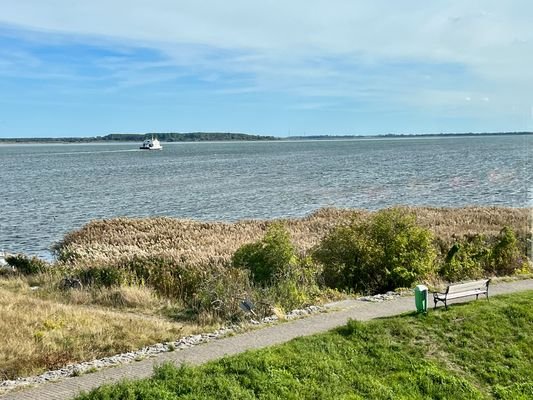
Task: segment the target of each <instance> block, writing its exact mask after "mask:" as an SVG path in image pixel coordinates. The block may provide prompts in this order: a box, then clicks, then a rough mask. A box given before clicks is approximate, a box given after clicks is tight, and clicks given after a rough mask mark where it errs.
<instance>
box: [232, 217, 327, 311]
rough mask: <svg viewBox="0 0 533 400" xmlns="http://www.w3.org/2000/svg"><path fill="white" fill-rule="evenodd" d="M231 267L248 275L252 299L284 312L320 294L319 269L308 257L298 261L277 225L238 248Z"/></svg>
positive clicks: (283, 230)
mask: <svg viewBox="0 0 533 400" xmlns="http://www.w3.org/2000/svg"><path fill="white" fill-rule="evenodd" d="M232 262H233V266H234V267H236V268H238V269H244V270H247V271H249V272H250V277H251V278H252V281H253V283H255V284H256V285H257V287H256V288H255V297H256V299H258V300H259V301H260V302H261V303H263V304H269V305H270V306H276V307H278V308H281V309H283V310H285V311H289V310H291V309H294V308H297V307H301V306H304V305H306V304H308V303H310V302H311V301H312V299H313V298H314V297H316V296H318V294H319V293H320V290H319V288H318V284H317V277H318V275H319V271H320V266H319V265H318V264H317V263H315V262H314V261H313V260H312V259H311V258H309V257H299V256H298V255H297V254H296V252H295V248H294V246H293V244H292V242H291V238H290V236H289V233H288V232H287V230H286V229H285V228H284V227H283V226H282V225H281V224H275V225H273V226H271V227H270V229H269V230H268V231H267V233H266V235H265V237H264V238H263V239H261V240H259V241H257V242H254V243H248V244H245V245H244V246H242V247H240V248H239V249H238V250H237V251H236V252H235V254H234V256H233V259H232Z"/></svg>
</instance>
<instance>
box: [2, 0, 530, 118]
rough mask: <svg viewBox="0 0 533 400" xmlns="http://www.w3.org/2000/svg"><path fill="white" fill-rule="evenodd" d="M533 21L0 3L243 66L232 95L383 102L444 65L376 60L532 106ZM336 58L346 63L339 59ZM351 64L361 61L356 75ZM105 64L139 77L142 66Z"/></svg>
mask: <svg viewBox="0 0 533 400" xmlns="http://www.w3.org/2000/svg"><path fill="white" fill-rule="evenodd" d="M532 18H533V4H532V3H530V2H529V1H525V0H509V1H505V2H504V1H496V0H487V1H481V0H477V1H468V2H465V1H458V0H455V1H432V2H424V3H420V2H419V1H414V0H407V1H402V2H391V1H385V0H377V1H372V2H369V1H354V0H329V1H324V0H316V1H313V2H309V1H303V0H292V1H280V0H264V1H262V2H252V1H249V0H227V1H223V2H222V1H217V0H210V1H176V0H152V1H141V0H114V1H103V0H92V1H85V2H72V1H67V0H48V1H46V2H43V1H41V0H33V1H32V0H26V1H21V0H3V1H2V11H1V13H0V23H2V22H3V23H5V24H10V25H12V26H18V27H22V28H25V29H32V30H36V31H45V32H49V33H50V32H52V33H58V34H61V35H70V36H72V38H73V39H75V40H92V41H96V42H102V41H104V42H109V43H116V44H123V45H124V46H145V47H148V48H152V49H156V50H157V51H159V52H161V53H162V54H164V55H165V56H166V57H168V60H169V62H170V63H171V64H173V65H177V66H186V67H192V68H195V69H196V70H197V71H199V72H202V71H203V72H204V73H205V77H206V78H205V79H211V78H212V77H214V76H218V75H217V74H218V73H222V74H225V73H228V74H229V73H238V74H248V75H249V79H248V80H246V81H245V82H242V87H234V88H228V89H227V90H234V91H237V92H238V91H249V90H273V91H276V90H280V91H283V90H290V91H291V92H293V93H295V94H297V95H302V96H325V97H332V96H333V97H334V96H356V97H358V98H359V97H360V96H363V98H365V99H371V98H372V97H374V96H375V97H379V96H381V97H382V96H383V93H387V98H388V99H392V100H395V101H409V100H408V98H410V97H411V96H413V95H415V93H414V92H419V93H423V92H425V93H428V90H425V89H424V88H417V87H416V85H418V84H420V82H421V81H422V80H423V81H426V82H427V84H428V85H437V84H438V74H433V73H431V79H428V78H427V77H428V76H430V75H429V74H428V73H426V74H425V75H423V76H421V77H420V82H418V81H417V78H416V77H413V76H410V75H409V71H408V68H409V66H408V65H406V66H405V67H404V69H403V70H402V71H398V75H397V76H388V75H387V74H388V72H387V71H385V72H381V73H380V72H379V69H380V67H381V66H383V65H386V64H390V63H395V62H405V63H406V64H409V63H412V64H417V63H426V64H429V65H430V64H432V63H434V64H435V65H436V66H437V65H439V64H450V65H459V66H461V67H462V68H463V70H464V71H467V72H468V73H469V74H470V76H471V78H472V80H471V82H462V83H458V82H457V83H454V82H453V80H452V81H451V82H450V83H449V84H450V85H452V86H451V87H450V88H449V90H446V89H442V88H438V87H433V88H432V92H433V93H434V94H435V95H439V96H441V98H440V100H437V102H438V101H441V102H447V101H450V102H452V103H450V104H457V103H458V102H459V100H458V99H460V97H456V96H455V92H457V91H466V90H468V91H469V92H470V93H472V95H471V96H469V97H472V99H475V98H482V99H484V98H487V99H488V98H489V97H490V98H498V99H501V100H500V101H504V100H505V99H507V100H508V101H510V102H512V103H513V104H521V103H524V102H525V103H526V104H529V103H530V101H531V97H530V96H531V95H530V93H532V92H533V69H531V68H530V65H531V64H532V63H533V29H531V23H530V21H531V19H532ZM63 38H64V36H63ZM45 40H46V39H45ZM321 60H322V61H321ZM338 60H343V61H344V63H346V64H348V67H346V66H344V67H342V68H341V67H339V65H338V62H337V61H338ZM350 64H352V65H354V66H361V65H363V66H365V68H363V72H362V73H361V75H357V74H358V73H359V72H357V71H360V70H358V69H357V68H354V71H356V72H352V71H350V68H349V65H350ZM110 65H111V66H110V68H116V69H117V71H118V72H121V71H125V70H127V71H128V74H129V76H132V77H133V78H132V79H137V76H136V73H137V72H138V73H139V74H140V73H141V72H142V71H139V70H135V71H133V70H132V68H128V67H127V66H124V65H113V63H110ZM374 66H375V69H376V71H378V72H376V73H374V74H373V73H372V72H369V71H372V69H373V67H374ZM135 68H140V67H138V66H137V67H135ZM210 77H211V78H210ZM139 79H140V81H142V78H140V77H139ZM161 79H166V75H165V74H161ZM132 84H133V83H132ZM455 84H457V85H461V86H462V87H453V85H455ZM420 85H421V84H420ZM416 97H418V98H421V97H425V96H424V95H422V96H416ZM462 98H463V99H466V97H465V96H463V97H462ZM484 101H485V102H487V101H486V100H484ZM309 104H312V103H309ZM500 105H501V104H500ZM500 109H501V107H500Z"/></svg>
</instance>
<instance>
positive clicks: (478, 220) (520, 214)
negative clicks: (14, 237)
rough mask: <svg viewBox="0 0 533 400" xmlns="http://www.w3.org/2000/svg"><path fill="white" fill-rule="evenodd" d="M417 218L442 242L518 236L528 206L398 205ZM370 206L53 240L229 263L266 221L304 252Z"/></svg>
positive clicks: (82, 253)
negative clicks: (504, 232) (505, 231)
mask: <svg viewBox="0 0 533 400" xmlns="http://www.w3.org/2000/svg"><path fill="white" fill-rule="evenodd" d="M402 209H404V210H406V211H409V212H411V213H413V214H415V216H416V218H417V221H418V224H419V225H420V226H422V227H425V228H428V229H429V230H431V231H432V233H433V235H434V237H435V238H436V240H437V241H438V242H440V243H441V244H443V245H446V246H447V245H450V244H452V243H453V241H454V240H455V238H461V237H464V236H465V235H474V234H482V235H485V236H487V237H494V236H496V235H498V233H499V232H500V231H501V229H502V228H503V227H504V226H509V227H510V228H512V229H513V231H514V232H515V233H516V235H517V237H518V238H519V240H520V241H521V242H523V243H524V245H525V242H526V238H528V237H529V238H531V219H532V213H533V209H532V208H509V207H464V208H433V207H402ZM372 214H373V212H369V211H363V210H350V209H333V208H328V209H320V210H318V211H316V212H314V213H312V214H310V215H309V216H306V217H304V218H294V219H280V220H269V221H265V220H249V221H240V222H236V223H225V222H200V221H192V220H180V219H173V218H140V219H129V218H117V219H111V220H102V221H93V222H90V223H89V224H87V225H86V226H84V227H83V228H81V229H80V230H77V231H74V232H71V233H69V234H67V235H66V236H65V238H64V240H63V241H62V242H61V243H59V244H58V245H57V248H56V250H57V254H58V257H59V259H60V260H61V261H62V262H64V263H65V264H66V265H69V266H80V267H81V266H94V265H110V264H116V263H117V262H120V261H124V260H130V259H133V258H134V257H137V258H149V257H159V258H163V259H167V260H173V261H175V262H178V263H182V264H186V265H189V266H192V267H202V268H206V267H209V268H211V267H215V268H216V267H224V266H227V265H228V263H229V262H230V260H231V257H232V255H233V254H234V253H235V251H236V250H237V249H238V248H239V247H241V246H242V245H243V244H246V243H250V242H254V241H257V240H259V239H260V238H262V237H263V236H264V234H265V232H266V231H267V229H268V227H269V226H271V224H273V223H278V222H281V223H282V224H283V225H284V226H285V228H286V229H287V230H288V232H289V233H290V235H291V238H292V242H293V244H294V245H295V247H296V249H297V250H298V251H299V252H300V253H307V252H308V251H309V250H310V249H311V248H312V247H313V246H315V245H316V244H318V243H319V242H320V240H321V239H322V238H323V237H324V236H325V235H326V234H327V233H328V232H330V231H331V229H332V228H333V227H335V226H337V225H338V224H344V223H348V222H350V221H351V220H353V219H360V220H363V219H366V218H368V217H369V216H371V215H372Z"/></svg>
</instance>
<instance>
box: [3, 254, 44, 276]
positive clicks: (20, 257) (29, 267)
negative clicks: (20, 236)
mask: <svg viewBox="0 0 533 400" xmlns="http://www.w3.org/2000/svg"><path fill="white" fill-rule="evenodd" d="M5 260H6V262H7V263H8V264H9V265H10V266H11V267H13V268H15V270H16V271H17V272H19V273H21V274H23V275H34V274H38V273H40V272H45V271H46V270H47V268H48V266H49V265H48V263H47V262H46V261H44V260H41V259H40V258H38V257H35V256H34V257H31V258H30V257H28V256H26V255H24V254H17V255H9V256H7V257H6V258H5Z"/></svg>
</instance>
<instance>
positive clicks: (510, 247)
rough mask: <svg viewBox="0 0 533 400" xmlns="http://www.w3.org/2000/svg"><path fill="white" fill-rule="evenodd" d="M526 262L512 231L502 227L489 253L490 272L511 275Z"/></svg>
mask: <svg viewBox="0 0 533 400" xmlns="http://www.w3.org/2000/svg"><path fill="white" fill-rule="evenodd" d="M527 264H528V260H527V257H526V254H525V252H522V251H520V247H519V243H518V240H517V239H516V235H515V233H514V231H513V230H512V229H511V228H509V227H507V226H506V227H504V228H503V229H502V230H501V231H500V235H499V236H498V239H497V241H496V243H495V244H494V247H493V248H492V254H491V272H493V273H494V274H496V275H512V274H515V273H517V272H518V271H520V270H522V269H523V268H524V266H526V265H527Z"/></svg>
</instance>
